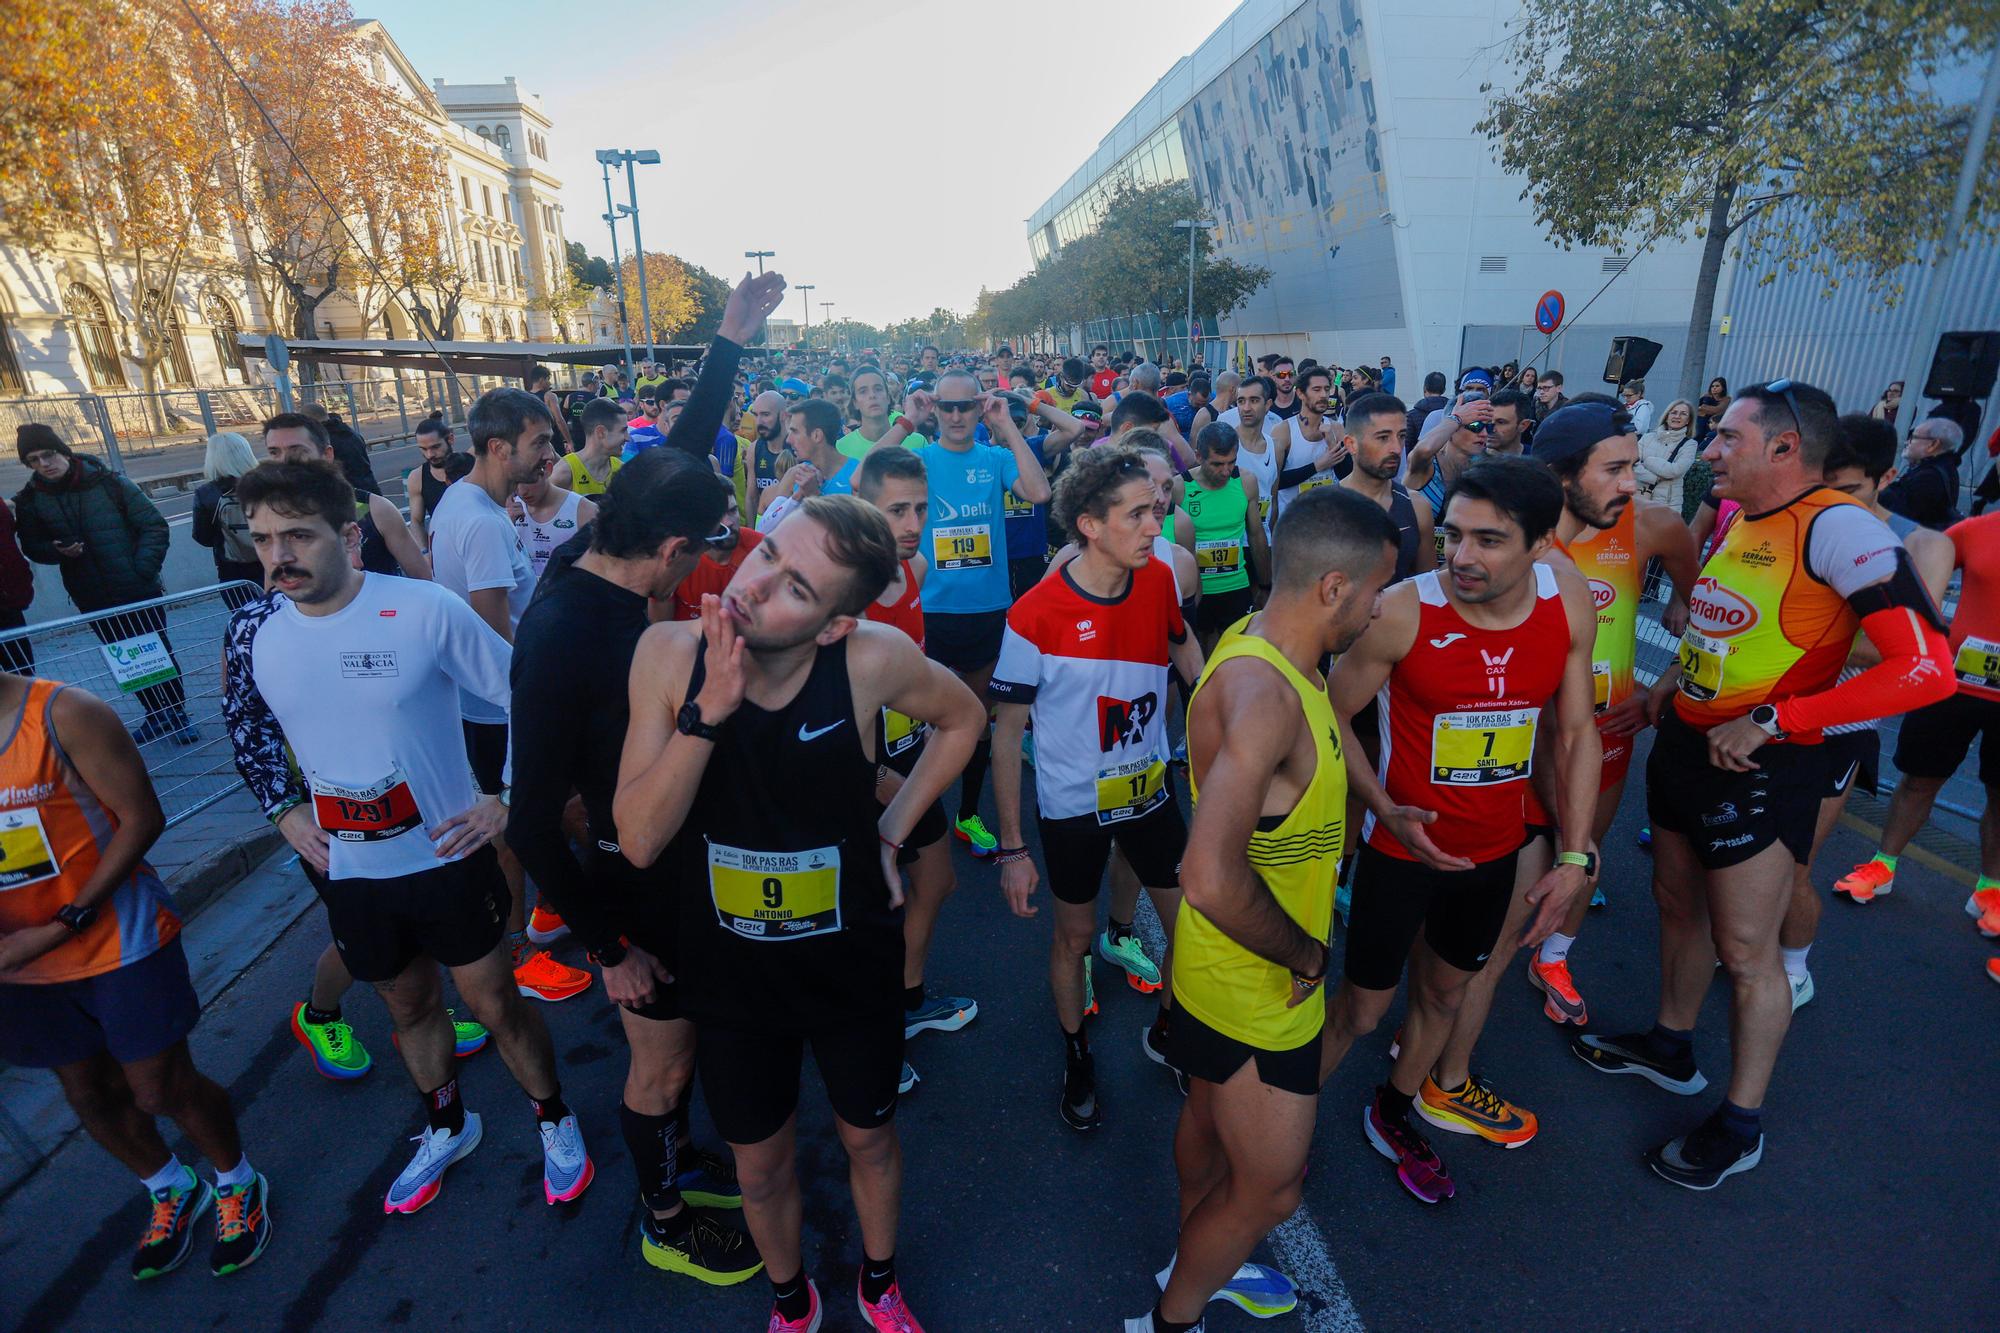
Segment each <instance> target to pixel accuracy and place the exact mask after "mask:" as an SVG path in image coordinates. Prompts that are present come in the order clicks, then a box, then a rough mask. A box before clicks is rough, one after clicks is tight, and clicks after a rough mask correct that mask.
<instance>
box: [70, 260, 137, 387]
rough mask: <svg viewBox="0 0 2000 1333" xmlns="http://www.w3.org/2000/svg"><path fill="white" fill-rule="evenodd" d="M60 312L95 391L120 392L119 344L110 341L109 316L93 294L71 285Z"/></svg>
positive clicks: (122, 372)
mask: <svg viewBox="0 0 2000 1333" xmlns="http://www.w3.org/2000/svg"><path fill="white" fill-rule="evenodd" d="M63 309H64V310H66V311H67V312H68V313H69V326H70V333H71V335H72V336H73V337H74V338H75V339H76V345H77V346H78V347H79V348H80V349H82V351H83V363H84V366H85V368H86V369H87V370H88V371H89V374H90V385H91V387H92V388H94V389H122V388H124V387H126V385H125V367H124V366H123V365H122V364H120V362H119V360H118V344H117V343H116V342H114V341H113V340H112V337H111V316H110V315H109V314H107V313H105V309H104V302H103V301H101V300H99V299H98V295H97V293H96V292H93V291H92V290H90V288H88V287H86V286H84V285H83V284H82V283H80V282H78V283H72V284H71V285H70V289H69V290H68V291H67V292H64V293H63Z"/></svg>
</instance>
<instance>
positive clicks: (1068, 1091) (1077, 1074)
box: [1056, 1053, 1102, 1129]
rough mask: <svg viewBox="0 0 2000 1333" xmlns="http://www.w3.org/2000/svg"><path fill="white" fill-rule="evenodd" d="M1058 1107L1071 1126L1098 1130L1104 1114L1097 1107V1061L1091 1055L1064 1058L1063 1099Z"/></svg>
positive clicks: (1072, 1127)
mask: <svg viewBox="0 0 2000 1333" xmlns="http://www.w3.org/2000/svg"><path fill="white" fill-rule="evenodd" d="M1056 1109H1057V1110H1058V1111H1060V1112H1061V1113H1062V1118H1063V1123H1064V1124H1065V1125H1068V1126H1069V1127H1070V1128H1071V1129H1096V1128H1097V1126H1098V1124H1099V1122H1100V1120H1101V1119H1102V1117H1101V1116H1100V1115H1099V1113H1098V1108H1097V1061H1096V1060H1095V1059H1094V1058H1093V1057H1091V1056H1090V1055H1089V1054H1087V1053H1086V1054H1084V1055H1069V1054H1067V1053H1065V1056H1064V1059H1063V1086H1062V1100H1061V1101H1060V1102H1058V1103H1057V1105H1056Z"/></svg>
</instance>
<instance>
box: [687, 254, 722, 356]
mask: <svg viewBox="0 0 2000 1333" xmlns="http://www.w3.org/2000/svg"><path fill="white" fill-rule="evenodd" d="M681 267H682V268H683V269H685V270H686V271H687V276H688V282H689V284H690V286H691V287H692V289H693V292H694V304H695V311H696V313H695V316H694V319H693V320H692V321H691V322H690V323H689V324H688V325H687V327H686V328H683V329H682V330H680V332H679V334H678V337H679V338H680V340H681V341H682V342H684V343H695V344H700V345H706V344H708V343H712V342H714V341H715V336H716V334H718V333H720V332H721V331H722V308H723V307H724V306H725V305H727V304H728V303H729V292H730V286H729V284H728V283H727V282H724V281H723V280H722V279H721V278H718V277H716V276H715V275H714V274H713V273H710V272H709V271H708V270H707V269H705V268H703V267H702V266H701V265H699V264H690V263H688V262H687V261H686V260H683V261H681Z"/></svg>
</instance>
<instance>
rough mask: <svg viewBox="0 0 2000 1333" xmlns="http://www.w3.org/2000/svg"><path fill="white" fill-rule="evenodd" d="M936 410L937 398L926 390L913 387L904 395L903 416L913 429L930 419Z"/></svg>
mask: <svg viewBox="0 0 2000 1333" xmlns="http://www.w3.org/2000/svg"><path fill="white" fill-rule="evenodd" d="M936 411H937V399H936V398H935V397H934V396H932V395H931V394H930V393H929V392H927V391H926V390H923V389H912V390H910V392H909V393H908V394H906V395H904V397H903V418H904V420H906V421H907V422H908V423H909V427H910V430H911V431H915V430H916V429H917V427H919V426H921V425H923V424H924V423H925V422H926V421H929V420H930V419H931V414H932V413H934V412H936Z"/></svg>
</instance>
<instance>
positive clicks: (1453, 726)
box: [1431, 708, 1542, 787]
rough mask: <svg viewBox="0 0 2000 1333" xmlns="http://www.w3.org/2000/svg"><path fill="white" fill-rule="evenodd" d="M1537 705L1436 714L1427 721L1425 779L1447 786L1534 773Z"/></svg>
mask: <svg viewBox="0 0 2000 1333" xmlns="http://www.w3.org/2000/svg"><path fill="white" fill-rule="evenodd" d="M1541 711H1542V710H1541V709H1539V708H1512V709H1502V710H1500V711H1498V712H1492V713H1439V714H1438V715H1437V716H1436V717H1435V718H1433V719H1432V722H1431V781H1432V782H1441V783H1444V784H1446V785H1447V786H1453V787H1483V786H1486V785H1487V784H1488V783H1494V782H1517V781H1519V780H1520V779H1522V778H1525V777H1527V776H1528V775H1529V774H1530V773H1532V772H1534V768H1535V723H1536V721H1537V720H1538V719H1539V717H1540V715H1541Z"/></svg>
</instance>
